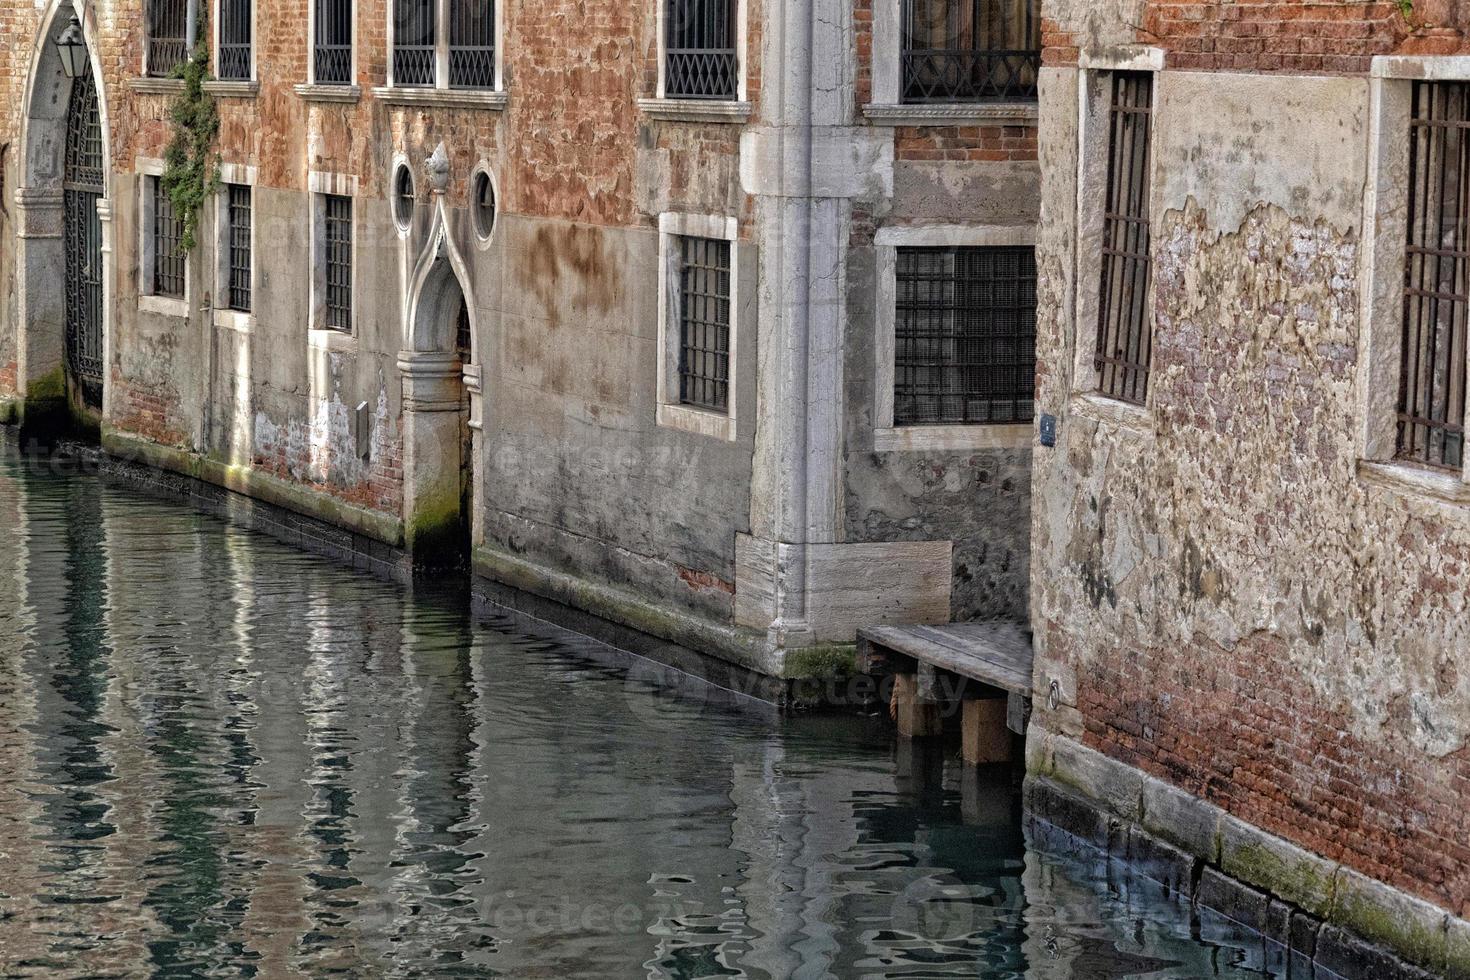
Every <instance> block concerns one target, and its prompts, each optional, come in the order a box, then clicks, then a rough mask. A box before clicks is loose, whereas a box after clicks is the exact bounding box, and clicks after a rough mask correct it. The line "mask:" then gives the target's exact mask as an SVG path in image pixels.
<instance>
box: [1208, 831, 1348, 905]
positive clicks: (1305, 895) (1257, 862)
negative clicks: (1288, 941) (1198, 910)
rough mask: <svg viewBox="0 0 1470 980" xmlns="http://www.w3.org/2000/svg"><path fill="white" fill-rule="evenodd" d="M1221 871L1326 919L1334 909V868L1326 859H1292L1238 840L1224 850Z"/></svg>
mask: <svg viewBox="0 0 1470 980" xmlns="http://www.w3.org/2000/svg"><path fill="white" fill-rule="evenodd" d="M1221 870H1223V871H1224V872H1225V873H1226V874H1228V875H1230V876H1231V877H1233V878H1237V879H1239V880H1240V881H1243V882H1245V883H1246V884H1248V885H1254V886H1255V887H1257V888H1260V889H1263V890H1265V891H1268V892H1270V893H1271V894H1272V895H1275V896H1277V897H1279V898H1283V899H1285V900H1286V901H1288V902H1291V903H1292V904H1293V905H1298V906H1300V907H1301V908H1303V909H1305V910H1306V911H1308V912H1310V913H1312V914H1313V915H1315V916H1317V917H1319V918H1326V917H1327V916H1328V915H1329V914H1330V913H1331V911H1332V908H1333V901H1334V897H1335V893H1336V879H1335V875H1334V871H1335V868H1334V867H1333V866H1331V865H1327V864H1325V862H1320V861H1316V860H1313V859H1312V858H1311V857H1303V858H1301V859H1297V860H1293V859H1292V858H1291V857H1289V856H1288V855H1286V854H1283V853H1282V852H1280V851H1278V850H1274V849H1272V848H1270V847H1266V846H1264V845H1261V844H1249V843H1238V844H1236V845H1235V846H1233V847H1229V848H1227V849H1226V850H1225V851H1224V853H1223V855H1222V868H1221Z"/></svg>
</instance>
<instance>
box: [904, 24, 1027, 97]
mask: <svg viewBox="0 0 1470 980" xmlns="http://www.w3.org/2000/svg"><path fill="white" fill-rule="evenodd" d="M1037 2H1038V0H903V29H902V30H903V62H902V64H903V101H904V102H1014V101H1030V100H1034V99H1035V98H1036V86H1037V77H1038V75H1039V73H1040V71H1041V18H1040V17H1039V16H1038V14H1037V9H1036V8H1037Z"/></svg>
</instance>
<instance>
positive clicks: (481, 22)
mask: <svg viewBox="0 0 1470 980" xmlns="http://www.w3.org/2000/svg"><path fill="white" fill-rule="evenodd" d="M449 87H450V88H484V89H490V88H494V87H495V4H494V3H493V2H491V0H449Z"/></svg>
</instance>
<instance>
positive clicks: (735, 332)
mask: <svg viewBox="0 0 1470 980" xmlns="http://www.w3.org/2000/svg"><path fill="white" fill-rule="evenodd" d="M685 237H689V238H715V239H722V240H724V241H728V242H729V243H730V382H729V407H728V410H727V411H726V412H724V413H719V412H714V411H709V410H707V409H702V408H695V407H694V406H692V405H684V404H681V403H680V398H679V343H680V338H681V335H682V333H681V331H682V325H681V323H680V319H679V303H680V298H681V294H680V272H679V263H680V256H681V251H680V248H679V239H680V238H685ZM741 251H742V249H741V243H740V221H739V219H737V218H733V217H729V216H726V215H710V214H688V213H684V212H667V211H666V212H664V213H662V214H660V215H659V216H658V270H659V277H660V279H661V281H660V283H659V288H658V372H657V405H658V408H657V415H656V422H657V424H658V425H659V426H661V427H663V428H669V429H681V430H683V431H685V432H692V433H695V434H696V435H703V436H709V437H710V438H713V439H721V440H724V441H725V442H734V441H735V440H736V439H737V438H738V437H739V434H740V420H739V407H740V368H741V358H740V344H741V342H742V336H743V333H744V331H743V330H742V329H741V327H742V323H741V321H742V320H743V319H744V311H743V309H742V307H741V303H742V302H743V300H744V290H742V288H741V282H740V277H741V275H742V273H743V271H744V270H745V269H746V268H747V267H748V266H747V262H748V261H749V260H748V258H747V257H745V256H743V255H742V254H741ZM752 267H753V266H752Z"/></svg>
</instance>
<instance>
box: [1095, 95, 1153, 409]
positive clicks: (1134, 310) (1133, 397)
mask: <svg viewBox="0 0 1470 980" xmlns="http://www.w3.org/2000/svg"><path fill="white" fill-rule="evenodd" d="M1111 89H1112V95H1111V98H1112V101H1111V104H1110V106H1109V109H1108V189H1107V199H1106V204H1105V210H1104V212H1103V240H1102V288H1101V297H1100V302H1099V304H1098V311H1099V316H1098V324H1097V351H1096V354H1095V356H1094V358H1093V366H1094V367H1095V368H1096V369H1097V373H1098V390H1099V391H1101V392H1102V393H1103V394H1105V395H1108V396H1109V397H1112V398H1117V399H1119V400H1120V401H1126V402H1133V403H1134V404H1137V405H1142V404H1144V402H1145V400H1146V398H1147V396H1148V381H1149V367H1150V364H1151V362H1152V358H1153V337H1152V335H1151V333H1150V331H1149V322H1150V317H1149V310H1148V291H1149V278H1150V275H1151V272H1150V264H1151V263H1150V245H1149V228H1148V222H1149V201H1148V196H1149V168H1150V159H1151V157H1150V151H1149V139H1150V134H1151V132H1152V113H1153V75H1152V73H1150V72H1115V73H1114V74H1113V78H1112V86H1111Z"/></svg>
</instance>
